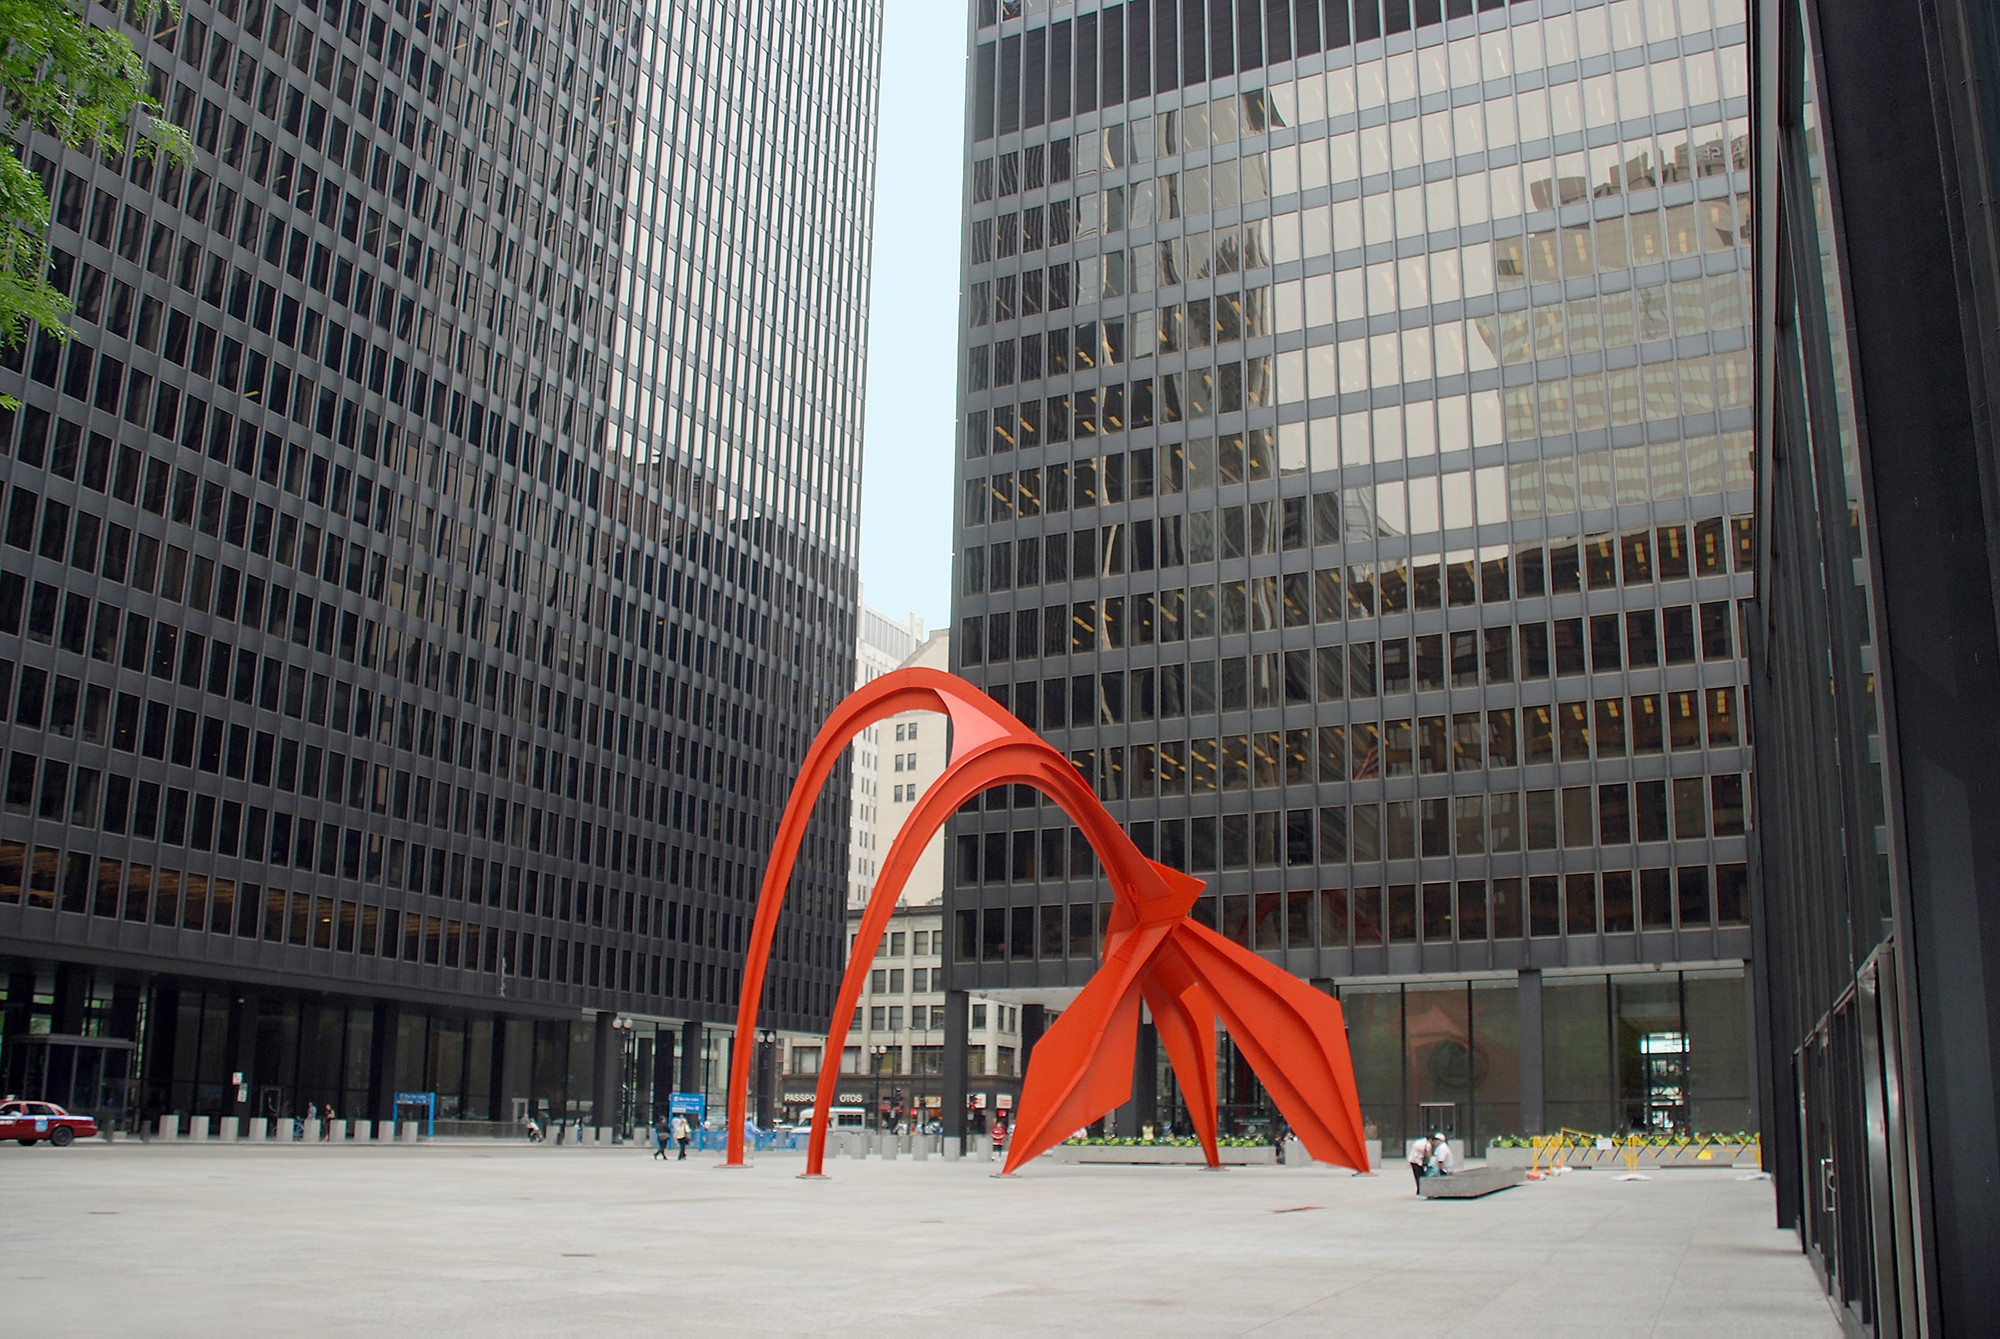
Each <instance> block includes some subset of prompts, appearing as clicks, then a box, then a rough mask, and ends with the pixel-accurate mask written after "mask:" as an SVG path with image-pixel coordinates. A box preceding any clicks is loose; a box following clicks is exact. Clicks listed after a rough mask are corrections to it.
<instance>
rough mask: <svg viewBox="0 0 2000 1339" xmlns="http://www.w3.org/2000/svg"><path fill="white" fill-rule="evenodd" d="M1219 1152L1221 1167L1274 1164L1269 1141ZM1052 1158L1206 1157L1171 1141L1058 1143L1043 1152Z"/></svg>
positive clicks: (1128, 1163)
mask: <svg viewBox="0 0 2000 1339" xmlns="http://www.w3.org/2000/svg"><path fill="white" fill-rule="evenodd" d="M1216 1151H1217V1152H1218V1153H1220V1154H1221V1155H1222V1165H1223V1166H1225V1167H1270V1166H1274V1165H1276V1163H1277V1161H1278V1158H1277V1150H1276V1149H1273V1148H1272V1147H1271V1146H1270V1145H1269V1144H1256V1145H1251V1146H1247V1147H1230V1146H1227V1145H1225V1146H1223V1147H1222V1148H1220V1149H1217V1150H1216ZM1047 1156H1048V1158H1049V1159H1050V1161H1052V1162H1068V1163H1094V1164H1101V1165H1110V1166H1120V1167H1135V1166H1160V1165H1168V1166H1191V1167H1200V1166H1204V1165H1206V1163H1207V1161H1208V1159H1207V1157H1206V1156H1204V1155H1203V1153H1202V1151H1201V1149H1199V1148H1196V1147H1188V1146H1182V1145H1175V1144H1058V1145H1056V1146H1055V1147H1054V1148H1052V1149H1050V1150H1049V1151H1048V1154H1047Z"/></svg>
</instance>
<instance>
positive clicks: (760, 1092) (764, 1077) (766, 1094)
mask: <svg viewBox="0 0 2000 1339" xmlns="http://www.w3.org/2000/svg"><path fill="white" fill-rule="evenodd" d="M777 1045H778V1034H777V1033H776V1032H774V1031H772V1030H771V1029H770V1028H764V1029H761V1030H760V1031H759V1032H758V1033H757V1046H758V1050H757V1124H758V1125H759V1126H760V1127H761V1128H763V1129H767V1130H768V1129H770V1128H771V1106H772V1102H771V1097H772V1093H771V1089H772V1087H773V1084H772V1078H773V1074H772V1070H773V1068H774V1066H773V1065H772V1059H773V1057H774V1056H775V1055H776V1052H777Z"/></svg>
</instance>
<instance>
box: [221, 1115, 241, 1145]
mask: <svg viewBox="0 0 2000 1339" xmlns="http://www.w3.org/2000/svg"><path fill="white" fill-rule="evenodd" d="M242 1128H243V1122H242V1121H241V1120H239V1119H238V1118H236V1117H235V1116H224V1117H222V1119H221V1123H220V1128H219V1130H218V1131H217V1134H216V1138H218V1139H220V1140H222V1142H223V1143H225V1144H233V1143H235V1142H236V1141H237V1140H238V1139H239V1138H241V1137H242V1136H241V1131H242Z"/></svg>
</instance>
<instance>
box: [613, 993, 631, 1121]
mask: <svg viewBox="0 0 2000 1339" xmlns="http://www.w3.org/2000/svg"><path fill="white" fill-rule="evenodd" d="M611 1030H612V1031H613V1032H615V1033H616V1034H617V1036H618V1124H617V1127H616V1128H615V1129H613V1130H612V1131H611V1138H612V1141H613V1142H614V1143H617V1142H622V1141H623V1140H624V1138H625V1135H626V1133H627V1132H628V1131H629V1130H630V1129H631V1128H632V1043H633V1041H634V1037H633V1033H632V1020H631V1019H629V1018H622V1017H620V1018H614V1019H612V1020H611Z"/></svg>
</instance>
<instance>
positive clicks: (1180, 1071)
mask: <svg viewBox="0 0 2000 1339" xmlns="http://www.w3.org/2000/svg"><path fill="white" fill-rule="evenodd" d="M911 711H935V712H942V713H943V714H944V715H945V716H947V717H948V718H949V719H950V721H951V753H952V757H951V762H950V764H949V765H948V766H946V768H945V770H944V774H943V775H942V776H941V777H939V778H938V781H937V783H936V784H935V785H933V786H932V787H931V788H930V790H929V791H928V792H927V793H926V794H925V795H924V796H923V798H922V800H921V801H920V802H919V803H918V805H917V807H916V809H915V810H914V811H913V812H912V813H911V814H910V817H909V819H908V820H907V821H906V822H905V823H904V824H903V827H902V830H901V831H900V832H898V833H897V835H896V839H895V841H894V842H893V843H891V845H890V847H889V854H888V857H887V859H886V860H885V861H884V862H883V865H882V870H881V874H880V877H879V878H878V879H877V881H876V884H875V894H874V897H873V899H872V900H871V901H870V902H869V904H868V907H867V910H866V911H865V912H864V914H863V916H862V921H861V928H860V931H859V932H858V934H857V935H856V936H855V940H854V946H853V949H852V951H851V953H850V956H849V959H848V965H847V972H846V975H845V976H844V977H842V979H841V983H840V994H839V996H838V997H837V998H836V1000H835V1002H834V1007H833V1018H832V1021H831V1023H830V1025H829V1027H828V1030H827V1037H826V1050H825V1052H824V1054H825V1055H826V1056H828V1057H833V1056H838V1055H840V1054H841V1051H842V1048H843V1046H844V1044H845V1042H846V1039H847V1034H848V1029H849V1027H850V1026H852V1024H853V1021H854V1010H855V1005H856V1003H857V1002H858V1000H859V999H860V996H861V987H862V983H863V981H864V980H865V979H866V977H867V973H868V967H869V963H870V961H871V960H872V959H873V958H874V956H875V948H876V945H877V944H878V943H879V942H880V941H881V938H882V933H883V931H884V929H886V928H887V926H888V923H889V917H890V914H891V913H892V912H893V911H894V910H895V907H896V900H897V898H898V897H899V896H900V895H901V893H902V889H903V884H904V882H905V881H906V880H907V879H908V878H909V876H910V873H911V870H912V869H913V868H914V867H915V865H916V862H917V858H918V856H919V855H921V854H922V852H923V849H924V847H925V846H926V845H927V844H928V843H929V841H930V839H931V837H932V836H933V835H935V834H936V833H937V832H938V830H939V829H941V828H942V827H943V826H944V824H945V821H946V820H947V819H949V818H950V817H951V815H952V814H953V813H954V812H955V811H956V810H957V809H958V808H959V806H960V805H962V804H964V803H965V802H966V801H967V800H968V799H970V798H972V797H973V796H975V795H978V794H979V793H980V792H982V791H985V790H988V789H990V788H991V787H994V786H1005V785H1015V786H1032V787H1034V788H1035V789H1036V790H1039V791H1041V792H1042V793H1043V794H1044V795H1046V796H1048V797H1049V798H1050V799H1052V800H1054V801H1055V802H1056V803H1057V804H1058V805H1060V806H1061V807H1062V809H1063V811H1064V812H1065V813H1067V814H1068V815H1069V817H1070V819H1071V821H1073V822H1074V823H1075V824H1076V825H1077V827H1078V828H1080V829H1081V830H1082V832H1083V834H1084V837H1085V839H1086V840H1087V841H1089V843H1090V846H1091V849H1092V850H1093V851H1095V852H1096V853H1097V857H1098V859H1099V860H1100V861H1101V862H1102V863H1103V865H1104V870H1105V874H1106V876H1107V878H1108V879H1109V880H1110V883H1111V889H1112V892H1113V895H1114V896H1115V898H1116V902H1115V905H1114V907H1113V910H1112V913H1111V920H1110V924H1109V926H1108V927H1107V929H1106V933H1105V939H1104V962H1103V965H1102V966H1101V967H1100V968H1099V969H1098V971H1097V974H1096V975H1095V976H1093V977H1092V978H1091V979H1090V981H1089V982H1088V983H1087V984H1086V985H1085V986H1084V987H1083V990H1082V991H1081V992H1080V993H1079V994H1078V996H1077V998H1076V1000H1075V1001H1074V1002H1073V1003H1072V1004H1071V1005H1070V1006H1069V1008H1067V1009H1065V1010H1064V1011H1063V1012H1062V1014H1061V1015H1060V1016H1059V1017H1058V1018H1057V1019H1056V1021H1055V1022H1054V1023H1053V1024H1052V1025H1051V1026H1050V1027H1049V1030H1048V1031H1047V1032H1046V1033H1044V1034H1043V1036H1042V1039H1041V1040H1040V1041H1039V1042H1037V1043H1036V1045H1035V1048H1034V1052H1033V1054H1032V1055H1031V1057H1030V1059H1029V1064H1028V1071H1027V1075H1026V1077H1025V1078H1024V1080H1023V1083H1022V1091H1021V1101H1020V1106H1019V1109H1018V1110H1017V1111H1016V1112H1015V1123H1014V1130H1013V1135H1012V1138H1010V1139H1009V1141H1008V1147H1007V1161H1006V1164H1005V1166H1004V1168H1003V1175H1005V1174H1011V1173H1013V1172H1014V1171H1016V1170H1017V1169H1019V1168H1020V1167H1021V1166H1022V1165H1023V1164H1025V1163H1027V1162H1029V1161H1030V1160H1032V1159H1034V1158H1036V1157H1038V1156H1040V1155H1041V1154H1042V1153H1044V1152H1046V1151H1047V1150H1048V1149H1050V1148H1052V1147H1053V1146H1055V1145H1056V1144H1059V1143H1061V1142H1062V1141H1063V1140H1064V1139H1066V1138H1067V1137H1069V1135H1070V1134H1071V1133H1072V1132H1074V1131H1075V1130H1077V1129H1079V1128H1081V1127H1083V1126H1085V1125H1088V1124H1090V1123H1091V1122H1092V1121H1095V1120H1098V1119H1099V1118H1101V1117H1103V1116H1104V1115H1106V1114H1107V1113H1109V1112H1110V1111H1111V1110H1112V1109H1114V1108H1115V1107H1118V1106H1120V1105H1122V1104H1123V1103H1125V1102H1126V1101H1128V1100H1130V1097H1131V1091H1132V1066H1133V1057H1134V1054H1135V1051H1136V1048H1137V1044H1138V1032H1139V1006H1140V1004H1141V1002H1142V1001H1143V1002H1144V1004H1145V1005H1146V1007H1147V1008H1149V1009H1150V1010H1152V1014H1153V1021H1154V1025H1155V1027H1157V1029H1158V1031H1159V1036H1160V1041H1161V1043H1162V1044H1163V1045H1164V1046H1165V1047H1166V1049H1167V1058H1168V1060H1169V1061H1170V1062H1171V1063H1172V1065H1173V1068H1174V1074H1175V1076H1176V1077H1177V1078H1178V1079H1179V1080H1180V1083H1181V1090H1182V1092H1183V1094H1184V1095H1185V1097H1186V1099H1187V1107H1188V1112H1189V1114H1190V1116H1191V1118H1192V1119H1193V1121H1194V1124H1195V1131H1196V1133H1197V1134H1198V1135H1199V1136H1200V1139H1201V1144H1202V1148H1203V1149H1204V1151H1205V1152H1206V1153H1207V1156H1208V1164H1209V1166H1211V1167H1214V1166H1218V1165H1220V1162H1221V1158H1220V1155H1219V1154H1218V1153H1217V1152H1216V1144H1215V1137H1216V1092H1215V1025H1216V1023H1217V1022H1218V1021H1220V1022H1221V1023H1222V1025H1223V1026H1224V1027H1226V1028H1228V1030H1229V1035H1230V1037H1231V1038H1232V1039H1233V1040H1234V1041H1235V1043H1236V1045H1237V1046H1238V1047H1240V1048H1241V1049H1242V1051H1243V1054H1244V1056H1245V1058H1247V1059H1248V1060H1249V1062H1250V1066H1251V1068H1252V1069H1253V1070H1255V1071H1256V1073H1257V1076H1258V1077H1259V1078H1260V1079H1262V1080H1263V1082H1264V1086H1265V1088H1266V1090H1268V1091H1269V1092H1270V1094H1271V1097H1272V1099H1273V1100H1274V1101H1275V1102H1276V1103H1277V1106H1278V1110H1279V1112H1280V1113H1281V1114H1282V1115H1283V1116H1284V1118H1285V1119H1286V1120H1287V1121H1288V1122H1290V1124H1291V1127H1292V1129H1293V1131H1294V1132H1295V1133H1296V1134H1297V1135H1298V1137H1299V1139H1300V1141H1301V1142H1303V1143H1304V1144H1305V1146H1306V1150H1307V1151H1308V1152H1309V1153H1311V1154H1312V1156H1313V1157H1314V1158H1315V1159H1317V1160H1319V1161H1322V1162H1334V1163H1339V1164H1341V1165H1342V1166H1346V1167H1353V1168H1356V1169H1357V1170H1362V1171H1365V1170H1367V1168H1368V1152H1367V1144H1366V1142H1365V1140H1364V1136H1363V1132H1362V1125H1361V1108H1360V1106H1359V1104H1358V1103H1357V1101H1356V1100H1355V1091H1354V1067H1353V1063H1352V1061H1351V1060H1350V1059H1349V1057H1348V1052H1347V1031H1346V1028H1345V1026H1344V1024H1343V1023H1342V1020H1341V1013H1340V1005H1339V1003H1338V1002H1337V1001H1335V1000H1334V999H1332V998H1331V997H1330V996H1327V995H1325V994H1322V993H1321V992H1320V991H1317V990H1315V989H1313V988H1312V987H1311V986H1309V985H1307V984H1306V983H1305V982H1303V981H1301V980H1299V979H1298V978H1297V977H1295V976H1293V975H1291V974H1290V973H1289V972H1285V971H1283V970H1281V969H1279V968H1278V967H1275V966H1273V965H1272V964H1271V963H1269V962H1266V961H1265V960H1264V959H1262V958H1260V957H1258V956H1257V955H1256V954H1254V953H1252V952H1250V951H1249V950H1248V949H1245V948H1243V947H1241V946H1240V945H1237V944H1235V943H1232V942H1231V941H1229V940H1227V939H1224V938H1223V937H1222V936H1220V935H1218V934H1216V933H1215V932H1214V931H1213V930H1211V929H1209V928H1207V927H1206V926H1204V925H1201V924H1199V923H1198V922H1196V921H1193V920H1190V919H1189V918H1188V915H1187V912H1188V910H1189V908H1191V907H1192V906H1193V905H1194V900H1195V898H1196V897H1198V896H1199V895H1200V893H1201V890H1202V887H1203V884H1202V881H1201V880H1199V879H1196V878H1192V877H1190V876H1189V875H1186V874H1183V873H1181V872H1180V871H1178V870H1174V869H1169V868H1167V867H1166V866H1165V865H1162V864H1159V863H1158V862H1157V861H1153V860H1149V859H1147V858H1146V856H1145V855H1144V854H1142V853H1141V852H1140V850H1139V848H1138V847H1137V846H1134V845H1133V844H1132V840H1131V838H1129V837H1127V836H1126V835H1125V830H1124V829H1123V828H1121V827H1119V826H1118V823H1117V820H1115V819H1114V818H1112V816H1111V813H1110V811H1109V810H1107V809H1106V808H1105V807H1104V805H1103V804H1102V803H1100V802H1099V801H1098V798H1097V795H1096V793H1095V792H1094V791H1093V790H1092V789H1091V787H1090V785H1089V783H1087V782H1086V781H1085V780H1084V779H1083V777H1082V776H1080V775H1079V774H1078V773H1077V770H1076V768H1075V767H1073V766H1072V765H1071V764H1070V761H1069V759H1067V758H1065V757H1064V756H1063V755H1062V754H1061V753H1058V752H1057V751H1056V750H1055V749H1054V748H1052V747H1050V746H1049V745H1048V744H1047V743H1045V742H1043V741H1042V740H1041V739H1040V738H1038V737H1037V736H1036V735H1035V733H1034V732H1033V731H1032V730H1030V729H1029V728H1028V727H1027V726H1025V725H1023V724H1022V723H1021V722H1020V721H1019V720H1018V719H1016V718H1015V717H1014V716H1013V715H1012V714H1011V713H1010V712H1008V711H1007V710H1006V709H1004V708H1003V707H1001V706H1000V704H999V703H997V702H995V701H993V699H992V698H989V697H987V696H986V694H984V693H982V692H980V691H979V689H977V688H975V687H973V686H972V685H971V684H970V683H967V682H966V681H965V680H963V679H961V678H958V677H957V676H956V675H952V674H946V673H944V672H943V671H940V670H931V669H904V670H897V671H895V672H893V673H891V674H886V675H883V676H882V677H881V678H879V679H876V680H875V681H874V682H872V683H870V684H868V685H867V686H865V687H863V688H861V689H859V690H857V691H856V692H854V693H853V694H851V695H850V696H849V697H848V698H847V699H846V700H845V701H844V702H842V703H841V704H840V706H839V707H837V708H836V709H835V710H834V713H833V715H832V716H831V717H830V718H829V719H828V720H827V722H826V724H825V725H824V726H823V727H822V728H821V729H820V732H819V734H818V736H817V737H815V738H814V740H813V743H812V748H811V749H810V751H808V753H807V754H806V759H805V762H804V765H803V766H801V767H800V769H799V776H798V780H797V781H796V782H794V783H793V785H792V793H791V797H790V799H789V800H788V801H787V803H786V805H785V813H784V817H783V819H782V820H781V821H780V822H779V824H778V833H777V839H776V843H775V845H774V847H773V849H772V852H771V863H770V866H769V868H768V869H766V870H765V872H764V886H763V889H762V891H761V893H760V894H759V896H758V902H757V919H756V922H755V924H754V926H753V927H752V930H751V935H750V952H749V957H748V959H747V961H746V962H745V964H744V971H743V998H742V1000H741V1002H740V1003H739V1005H738V1006H737V1016H736V1035H737V1036H738V1037H739V1038H742V1037H751V1036H754V1035H756V1026H757V1004H758V1001H759V1000H760V999H761V998H762V996H763V992H764V970H765V967H766V965H767V963H768V961H769V958H770V953H771V944H772V940H773V939H774V937H775V936H776V933H777V928H778V911H779V908H780V905H781V904H782V902H783V900H784V896H785V890H786V888H787V887H788V886H789V885H790V883H791V877H792V866H793V864H794V863H795V862H796V860H797V857H798V851H799V846H800V843H801V842H802V841H803V840H804V838H805V832H806V823H807V820H808V818H809V817H810V815H811V812H812V808H813V803H814V801H815V800H816V799H817V798H818V796H819V792H820V787H822V786H823V785H825V784H826V779H827V777H828V776H830V775H831V774H832V772H833V769H834V767H835V765H836V764H837V763H838V762H839V760H840V755H841V752H842V751H843V750H845V749H846V747H847V745H848V742H849V741H850V740H852V739H853V738H854V736H855V735H856V734H857V733H858V732H860V731H861V730H864V729H866V728H867V727H868V726H870V725H873V724H874V723H875V722H877V721H880V720H883V719H885V718H887V717H890V716H900V715H902V714H904V713H906V712H911ZM751 1051H752V1048H751V1047H749V1046H737V1047H735V1048H734V1053H733V1055H732V1057H731V1060H730V1066H729V1101H730V1110H731V1111H734V1112H741V1111H744V1110H746V1109H747V1098H748V1093H749V1083H750V1058H751ZM838 1078H839V1066H838V1065H836V1064H831V1063H829V1064H825V1065H822V1066H821V1068H820V1076H819V1088H818V1092H817V1100H816V1103H815V1106H814V1112H813V1128H812V1135H811V1139H810V1142H809V1143H808V1145H807V1153H806V1175H807V1176H814V1177H816V1176H819V1175H821V1174H822V1173H821V1168H822V1166H823V1165H824V1161H825V1155H826V1132H827V1123H828V1120H829V1119H830V1116H831V1111H832V1107H833V1098H834V1087H835V1083H836V1081H837V1079H838ZM742 1163H743V1122H742V1121H741V1120H740V1119H733V1120H731V1121H729V1151H728V1157H727V1159H726V1163H725V1165H728V1166H741V1165H742Z"/></svg>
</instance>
